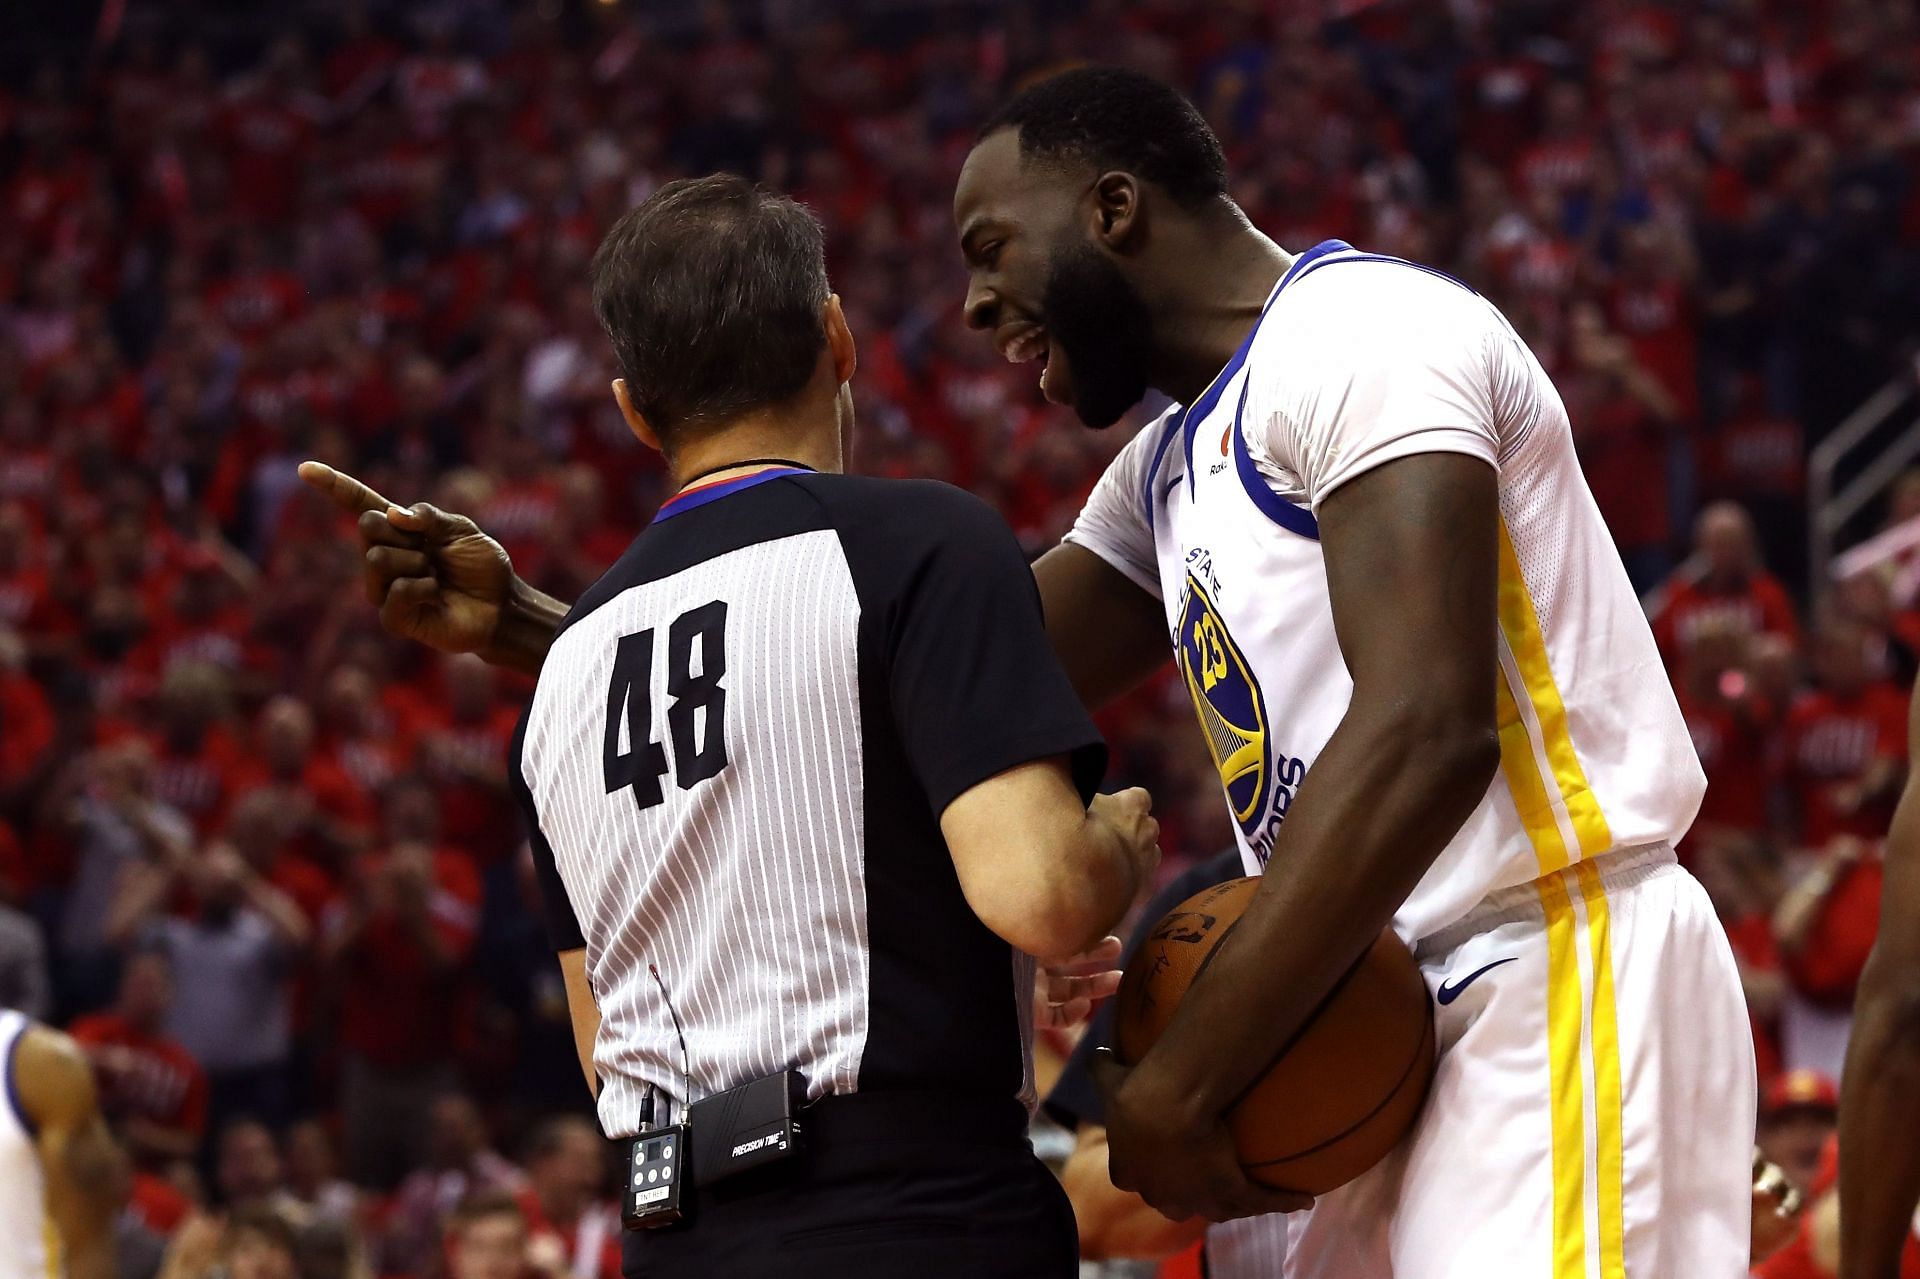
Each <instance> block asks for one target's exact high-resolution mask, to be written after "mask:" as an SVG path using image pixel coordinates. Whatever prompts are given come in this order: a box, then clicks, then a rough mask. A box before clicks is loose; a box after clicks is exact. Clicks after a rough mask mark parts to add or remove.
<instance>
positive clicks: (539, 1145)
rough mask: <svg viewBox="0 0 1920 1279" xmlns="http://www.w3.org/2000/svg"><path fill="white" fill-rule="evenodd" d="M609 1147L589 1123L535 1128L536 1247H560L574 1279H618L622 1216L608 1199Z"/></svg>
mask: <svg viewBox="0 0 1920 1279" xmlns="http://www.w3.org/2000/svg"><path fill="white" fill-rule="evenodd" d="M607 1151H608V1143H607V1139H606V1138H605V1137H602V1136H601V1135H600V1130H599V1129H598V1128H596V1127H595V1126H594V1125H593V1124H591V1123H589V1122H588V1121H587V1120H585V1119H581V1118H578V1117H576V1116H571V1115H569V1116H565V1117H562V1118H559V1119H549V1120H548V1121H546V1122H545V1123H543V1124H541V1125H540V1127H538V1128H536V1129H535V1130H534V1133H533V1137H532V1139H531V1140H529V1141H528V1143H527V1154H526V1169H527V1189H528V1194H527V1195H526V1197H525V1198H526V1205H525V1206H526V1211H527V1220H528V1227H529V1229H530V1230H531V1232H532V1235H533V1238H534V1240H535V1242H536V1243H538V1244H540V1245H541V1246H543V1247H557V1248H558V1249H559V1251H560V1255H561V1256H562V1257H563V1258H564V1259H565V1264H564V1269H565V1271H566V1272H567V1273H568V1274H569V1275H571V1276H572V1279H619V1276H620V1229H621V1227H620V1212H619V1209H618V1208H617V1207H616V1206H615V1204H614V1201H613V1200H612V1198H611V1197H610V1196H609V1195H608V1194H607V1163H608V1161H607Z"/></svg>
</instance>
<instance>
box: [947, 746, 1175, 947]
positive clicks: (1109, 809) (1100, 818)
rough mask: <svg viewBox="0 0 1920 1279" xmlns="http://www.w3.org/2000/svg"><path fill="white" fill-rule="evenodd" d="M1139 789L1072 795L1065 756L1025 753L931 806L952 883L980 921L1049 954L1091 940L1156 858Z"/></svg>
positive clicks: (1154, 830) (1156, 834)
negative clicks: (937, 808) (935, 808)
mask: <svg viewBox="0 0 1920 1279" xmlns="http://www.w3.org/2000/svg"><path fill="white" fill-rule="evenodd" d="M1148 807H1149V800H1148V797H1147V793H1146V792H1145V791H1143V790H1140V789H1139V788H1137V787H1136V788H1134V789H1132V790H1127V791H1121V792H1120V793H1119V794H1116V795H1095V796H1094V797H1093V802H1092V803H1091V804H1082V803H1081V802H1080V792H1079V791H1078V790H1077V789H1076V788H1075V786H1074V781H1073V775H1072V773H1071V771H1070V770H1069V767H1068V764H1067V761H1066V759H1065V758H1064V757H1058V756H1056V757H1053V758H1049V759H1040V760H1032V761H1029V762H1027V763H1024V764H1019V765H1016V766H1014V767H1013V768H1009V769H1007V770H1006V771H1005V772H1002V773H998V774H996V775H995V776H993V777H990V778H988V779H987V780H986V781H984V782H980V783H979V784H977V785H975V786H972V787H969V788H968V789H967V790H965V791H963V792H962V793H961V794H960V795H958V796H956V797H955V798H954V800H953V802H952V803H950V804H948V805H947V807H946V810H945V811H944V812H942V813H941V815H940V833H941V834H942V835H944V836H945V837H946V841H947V848H948V850H949V852H950V853H951V854H952V856H953V866H954V871H955V873H956V874H957V875H958V877H959V879H960V891H961V892H962V893H964V894H965V895H966V898H967V904H968V905H969V906H971V907H972V908H973V913H974V914H975V915H977V916H979V918H980V922H981V923H983V924H985V925H986V926H987V927H988V928H989V929H991V930H992V931H993V933H994V935H995V936H998V937H999V938H1001V939H1002V940H1003V941H1006V942H1007V943H1008V944H1010V945H1012V946H1014V947H1016V948H1018V949H1020V950H1023V951H1026V952H1027V953H1028V954H1029V955H1032V956H1034V957H1035V958H1037V959H1040V960H1043V961H1046V962H1048V963H1056V962H1061V961H1064V960H1066V959H1069V958H1071V957H1072V956H1075V955H1078V954H1080V953H1081V952H1082V951H1085V950H1087V949H1089V948H1090V947H1092V946H1093V945H1094V944H1095V943H1097V942H1098V941H1099V940H1100V939H1101V938H1102V937H1104V936H1105V935H1106V933H1107V930H1108V929H1110V928H1112V927H1113V926H1114V925H1115V924H1117V923H1118V922H1119V921H1120V917H1121V916H1122V915H1124V914H1126V913H1127V908H1128V907H1129V906H1131V905H1132V904H1133V901H1134V898H1135V896H1136V895H1138V893H1139V892H1140V889H1141V888H1142V887H1143V886H1144V885H1145V884H1146V883H1147V881H1148V879H1149V878H1150V877H1151V875H1152V873H1153V868H1154V867H1155V866H1157V865H1158V864H1159V861H1160V843H1159V841H1160V827H1159V824H1158V823H1157V822H1155V821H1154V820H1153V818H1152V817H1151V816H1149V815H1148Z"/></svg>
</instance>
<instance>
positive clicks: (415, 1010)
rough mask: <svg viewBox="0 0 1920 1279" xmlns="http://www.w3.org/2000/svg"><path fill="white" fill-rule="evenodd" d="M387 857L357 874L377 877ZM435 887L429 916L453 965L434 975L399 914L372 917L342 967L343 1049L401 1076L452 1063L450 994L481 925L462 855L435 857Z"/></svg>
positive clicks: (472, 879)
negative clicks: (434, 1064) (403, 1072)
mask: <svg viewBox="0 0 1920 1279" xmlns="http://www.w3.org/2000/svg"><path fill="white" fill-rule="evenodd" d="M386 859H387V854H385V853H370V854H367V855H365V856H364V857H362V859H361V862H360V870H359V873H360V874H361V875H362V876H363V878H365V879H366V880H369V881H371V880H372V879H374V878H376V877H377V876H379V875H380V874H381V873H382V872H383V871H384V868H385V864H386ZM433 875H434V882H433V884H432V886H431V887H430V888H429V889H428V890H427V913H428V915H429V917H430V919H431V920H432V927H433V929H434V931H435V932H436V933H438V934H439V937H440V941H441V944H442V945H443V946H445V947H446V948H447V949H448V950H449V951H451V952H452V955H453V964H452V965H451V967H450V968H449V969H447V970H445V971H436V970H435V969H434V968H433V967H432V966H431V965H430V964H429V963H428V962H427V956H426V955H425V954H424V953H423V952H422V951H421V949H420V947H419V945H418V943H416V942H415V941H414V939H413V938H412V937H411V936H410V935H409V934H408V931H407V925H406V924H405V923H404V922H403V921H402V920H401V919H400V917H399V916H398V915H397V914H394V913H392V912H390V911H381V910H376V911H375V912H374V914H373V917H372V918H371V919H370V920H369V921H368V923H367V925H366V931H365V932H364V933H363V934H362V936H361V938H360V941H359V944H358V945H357V946H355V947H354V948H353V950H352V951H351V952H350V953H349V955H348V958H347V963H346V969H347V971H346V974H345V987H346V997H345V1001H344V1003H343V1005H342V1008H341V1018H340V1037H341V1040H342V1042H343V1043H345V1044H346V1045H347V1046H348V1047H349V1048H351V1049H353V1050H354V1051H355V1052H356V1053H358V1054H359V1055H360V1056H362V1057H364V1058H366V1059H367V1060H368V1061H370V1062H372V1063H374V1064H375V1065H377V1066H384V1067H389V1068H405V1067H409V1066H417V1065H420V1064H423V1063H425V1062H430V1061H436V1060H441V1059H444V1058H446V1057H447V1056H449V1055H450V1053H451V1051H452V1045H453V1031H454V1004H455V1000H454V998H453V996H454V993H455V992H454V987H455V985H456V983H457V982H458V981H459V975H460V969H461V968H462V967H463V965H464V962H465V960H466V957H467V955H468V954H469V952H471V951H472V949H473V939H474V932H475V930H476V929H477V928H478V926H479V922H480V875H479V872H478V871H476V870H475V869H474V867H473V863H472V862H471V861H470V860H469V859H468V858H467V857H466V856H464V855H463V854H461V853H458V852H455V851H453V850H451V849H441V850H439V851H437V852H436V853H435V854H434V856H433Z"/></svg>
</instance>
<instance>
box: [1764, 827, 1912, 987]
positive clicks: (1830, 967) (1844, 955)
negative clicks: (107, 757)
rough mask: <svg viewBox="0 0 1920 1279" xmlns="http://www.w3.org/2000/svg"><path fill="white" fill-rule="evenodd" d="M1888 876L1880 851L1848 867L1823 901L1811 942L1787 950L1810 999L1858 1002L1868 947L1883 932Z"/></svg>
mask: <svg viewBox="0 0 1920 1279" xmlns="http://www.w3.org/2000/svg"><path fill="white" fill-rule="evenodd" d="M1885 879H1886V871H1885V868H1884V866H1883V865H1882V864H1881V862H1880V859H1879V858H1877V857H1869V858H1865V859H1863V860H1861V861H1858V862H1855V863H1854V864H1853V865H1851V866H1849V867H1847V868H1846V870H1844V871H1842V872H1841V873H1840V878H1839V879H1838V880H1837V881H1836V882H1835V883H1834V885H1833V888H1832V889H1831V890H1830V891H1829V892H1828V893H1827V896H1826V900H1825V901H1823V902H1821V904H1820V911H1819V914H1817V915H1816V916H1815V917H1814V922H1813V926H1812V928H1811V929H1809V930H1808V933H1807V937H1806V940H1805V942H1803V943H1802V945H1801V947H1800V949H1799V950H1798V951H1795V952H1792V953H1790V954H1787V955H1786V956H1785V963H1784V964H1783V967H1784V968H1785V970H1786V974H1787V976H1788V978H1789V979H1791V980H1792V982H1793V984H1794V987H1795V988H1796V989H1797V990H1799V991H1800V993H1802V994H1803V995H1805V996H1806V997H1807V998H1808V999H1811V1000H1813V1001H1814V1002H1815V1003H1820V1004H1825V1005H1827V1006H1829V1007H1834V1008H1845V1007H1848V1006H1850V1005H1851V1004H1852V1003H1853V993H1854V989H1855V987H1857V986H1858V985H1859V984H1860V973H1861V970H1862V969H1864V968H1865V967H1866V966H1867V952H1869V951H1871V950H1872V949H1873V939H1874V937H1875V936H1876V935H1877V934H1878V932H1879V928H1880V890H1881V886H1882V884H1883V883H1884V882H1885Z"/></svg>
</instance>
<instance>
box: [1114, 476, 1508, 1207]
mask: <svg viewBox="0 0 1920 1279" xmlns="http://www.w3.org/2000/svg"><path fill="white" fill-rule="evenodd" d="M1319 518H1320V535H1321V540H1322V544H1323V547H1324V550H1325V556H1326V571H1327V583H1328V589H1329V592H1330V594H1331V597H1332V604H1333V615H1334V625H1335V628H1336V632H1337V634H1338V638H1339V642H1340V649H1341V653H1342V655H1343V656H1344V658H1345V659H1346V665H1347V669H1348V670H1349V671H1350V672H1351V673H1352V676H1353V686H1354V687H1353V700H1352V703H1351V705H1350V706H1349V708H1348V710H1347V713H1346V716H1345V717H1344V718H1343V719H1342V720H1341V722H1340V726H1339V727H1338V729H1336V730H1335V732H1334V734H1333V736H1332V738H1331V739H1330V740H1329V741H1328V743H1327V746H1326V749H1325V750H1324V751H1323V752H1322V753H1321V755H1320V757H1319V759H1318V760H1317V761H1316V762H1315V764H1314V766H1313V769H1312V771H1310V772H1309V773H1308V774H1307V777H1306V780H1305V781H1304V782H1303V783H1302V784H1301V786H1300V790H1299V792H1298V794H1297V795H1296V797H1295V799H1294V802H1293V805H1292V807H1291V808H1290V809H1289V811H1288V814H1287V821H1286V825H1285V826H1284V827H1283V828H1282V829H1281V832H1280V836H1279V838H1278V840H1277V842H1276V845H1275V847H1274V850H1273V854H1272V862H1273V866H1274V867H1275V868H1276V869H1275V871H1274V873H1271V874H1268V875H1267V876H1265V878H1264V879H1263V880H1262V881H1261V885H1260V889H1259V891H1258V892H1257V893H1256V894H1255V896H1254V899H1253V902H1252V904H1251V905H1249V907H1248V908H1247V912H1246V914H1245V915H1243V916H1242V917H1241V920H1240V923H1239V925H1238V926H1237V927H1236V928H1235V929H1234V932H1233V936H1232V937H1231V938H1229V939H1228V941H1227V942H1226V943H1225V944H1223V945H1222V946H1221V947H1220V948H1219V949H1218V950H1217V951H1216V952H1215V957H1214V960H1213V963H1212V966H1211V967H1210V968H1209V969H1208V971H1207V974H1206V978H1205V980H1203V981H1199V982H1195V983H1194V985H1193V987H1192V989H1191V990H1190V991H1189V992H1188V994H1187V996H1186V998H1185V999H1184V1000H1183V1001H1182V1003H1181V1005H1180V1009H1179V1012H1178V1013H1177V1014H1176V1015H1175V1016H1174V1018H1173V1021H1172V1024H1171V1025H1170V1026H1169V1027H1168V1030H1167V1032H1166V1034H1165V1036H1164V1037H1163V1038H1162V1039H1161V1040H1160V1042H1159V1043H1158V1044H1157V1045H1156V1046H1155V1047H1154V1049H1153V1051H1152V1052H1150V1053H1148V1054H1147V1056H1146V1058H1145V1059H1144V1061H1143V1062H1141V1063H1140V1065H1139V1066H1138V1068H1137V1069H1135V1070H1133V1071H1132V1072H1131V1074H1130V1075H1129V1076H1128V1077H1126V1078H1125V1079H1124V1081H1121V1080H1120V1079H1118V1078H1114V1077H1113V1073H1114V1072H1112V1071H1109V1081H1110V1084H1111V1085H1112V1086H1113V1095H1112V1098H1111V1101H1110V1104H1109V1107H1108V1111H1107V1118H1108V1124H1109V1127H1110V1130H1111V1139H1112V1141H1113V1146H1114V1150H1115V1156H1116V1157H1115V1165H1114V1167H1115V1178H1114V1180H1115V1182H1116V1184H1119V1185H1121V1186H1125V1187H1128V1188H1131V1189H1137V1190H1140V1191H1141V1192H1142V1193H1143V1194H1145V1196H1146V1198H1147V1201H1148V1202H1149V1203H1152V1204H1153V1205H1154V1206H1155V1207H1157V1208H1159V1209H1161V1210H1162V1211H1163V1212H1165V1213H1167V1215H1169V1216H1185V1215H1188V1214H1189V1213H1191V1212H1194V1211H1199V1212H1204V1213H1207V1214H1209V1215H1212V1216H1215V1217H1224V1216H1241V1215H1247V1213H1248V1211H1249V1210H1259V1204H1258V1202H1257V1200H1256V1199H1255V1198H1254V1197H1252V1196H1250V1193H1249V1190H1248V1187H1249V1184H1250V1183H1248V1182H1247V1181H1246V1178H1245V1176H1244V1174H1242V1173H1241V1172H1240V1171H1239V1168H1238V1165H1237V1163H1236V1162H1235V1161H1234V1160H1233V1156H1232V1146H1231V1142H1230V1141H1229V1140H1228V1138H1227V1135H1226V1130H1225V1128H1224V1126H1223V1125H1222V1124H1221V1122H1220V1116H1221V1114H1222V1113H1223V1112H1224V1111H1225V1110H1226V1109H1227V1108H1228V1107H1229V1106H1230V1105H1231V1104H1232V1103H1233V1100H1234V1099H1235V1098H1236V1097H1238V1096H1240V1095H1241V1093H1242V1092H1244V1091H1245V1089H1246V1087H1247V1086H1248V1085H1249V1084H1250V1083H1252V1082H1253V1080H1254V1079H1255V1078H1256V1077H1257V1076H1258V1075H1259V1074H1260V1072H1261V1071H1262V1070H1263V1069H1264V1068H1265V1067H1266V1066H1267V1064H1268V1063H1269V1062H1271V1061H1272V1060H1273V1059H1274V1058H1275V1057H1276V1056H1277V1055H1278V1054H1279V1053H1280V1051H1281V1050H1282V1049H1283V1048H1284V1047H1285V1046H1286V1044H1287V1043H1288V1042H1289V1041H1290V1040H1292V1039H1293V1037H1294V1035H1295V1034H1296V1033H1297V1032H1298V1031H1299V1029H1300V1028H1301V1026H1302V1025H1303V1024H1305V1022H1306V1020H1307V1018H1308V1016H1309V1015H1310V1014H1311V1013H1312V1011H1313V1009H1314V1008H1315V1007H1316V1006H1317V1005H1318V1004H1319V1002H1320V1000H1321V999H1322V998H1323V997H1324V996H1325V995H1326V993H1327V992H1328V991H1329V990H1331V989H1332V988H1333V985H1334V983H1335V982H1336V981H1338V980H1339V978H1340V976H1341V974H1343V973H1344V972H1346V971H1347V969H1348V968H1349V967H1351V966H1352V965H1353V963H1354V962H1355V961H1356V960H1358V959H1359V957H1360V955H1361V953H1362V952H1363V951H1364V950H1365V949H1366V947H1367V946H1368V945H1370V944H1371V943H1372V942H1373V940H1374V939H1375V938H1376V937H1378V936H1379V934H1380V930H1381V929H1383V928H1384V927H1386V925H1387V923H1388V921H1389V920H1391V919H1392V917H1393V914H1394V912H1395V910H1397V909H1398V908H1399V906H1400V904H1401V903H1402V902H1403V901H1405V900H1406V897H1407V895H1408V894H1409V893H1410V892H1411V891H1412V890H1413V887H1414V885H1415V884H1417V883H1418V882H1419V880H1420V877H1421V876H1422V875H1423V874H1424V873H1425V872H1426V870H1427V868H1428V867H1429V866H1430V865H1431V864H1432V863H1433V861H1434V859H1435V858H1436V857H1438V856H1439V854H1440V852H1441V850H1442V849H1444V848H1445V847H1446V845H1447V843H1448V841H1449V840H1451V839H1452V838H1453V836H1454V833H1455V832H1456V831H1458V830H1459V828H1460V826H1461V824H1462V823H1463V822H1465V821H1466V819H1467V817H1468V816H1469V815H1470V814H1471V813H1472V812H1473V810H1474V808H1475V806H1476V805H1478V804H1479V802H1480V800H1481V799H1482V798H1483V797H1484V796H1485V795H1486V792H1487V787H1488V784H1489V783H1490V782H1491V780H1492V778H1493V775H1494V772H1495V770H1496V769H1497V768H1498V765H1499V742H1498V737H1497V735H1496V731H1495V724H1494V680H1495V678H1496V674H1497V656H1496V652H1497V650H1496V611H1495V610H1496V598H1497V595H1496V590H1497V578H1498V550H1497V541H1496V538H1497V536H1498V527H1499V498H1498V482H1497V472H1496V471H1495V470H1494V468H1493V467H1492V466H1490V465H1488V464H1487V463H1486V462H1485V461H1483V460H1481V459H1479V458H1476V457H1471V456H1466V455H1463V454H1456V453H1419V454H1414V455H1411V456H1407V457H1403V458H1400V459H1399V460H1397V461H1392V462H1388V463H1386V464H1384V465H1382V466H1379V467H1377V468H1375V469H1373V470H1370V471H1367V472H1364V473H1362V474H1361V475H1359V476H1358V477H1356V478H1354V479H1352V480H1351V481H1349V482H1348V483H1346V484H1344V485H1342V486H1341V487H1340V488H1338V489H1337V490H1335V491H1334V492H1333V493H1332V494H1331V495H1329V496H1328V497H1327V498H1326V500H1325V501H1324V502H1323V503H1322V506H1321V510H1320V517H1319ZM1222 1026H1233V1027H1235V1028H1236V1030H1235V1032H1234V1033H1233V1034H1230V1035H1223V1034H1221V1033H1219V1028H1220V1027H1222Z"/></svg>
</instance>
